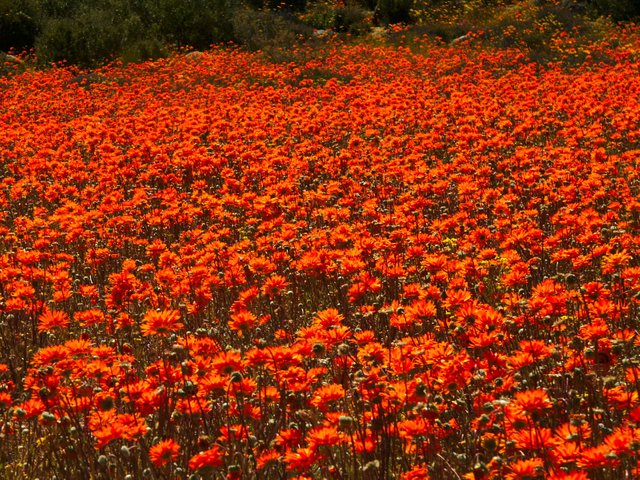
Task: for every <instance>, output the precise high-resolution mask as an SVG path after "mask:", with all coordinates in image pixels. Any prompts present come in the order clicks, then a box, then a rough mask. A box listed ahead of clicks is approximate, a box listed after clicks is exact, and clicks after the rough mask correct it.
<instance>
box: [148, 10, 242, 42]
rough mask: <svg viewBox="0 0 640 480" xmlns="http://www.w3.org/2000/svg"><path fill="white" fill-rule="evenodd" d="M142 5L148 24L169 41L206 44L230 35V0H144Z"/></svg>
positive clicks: (229, 37) (226, 39)
mask: <svg viewBox="0 0 640 480" xmlns="http://www.w3.org/2000/svg"><path fill="white" fill-rule="evenodd" d="M143 5H144V8H143V9H144V10H146V15H147V16H148V18H149V19H151V25H149V26H150V27H152V28H156V29H157V31H158V32H159V33H160V34H161V35H162V37H163V38H164V39H165V40H166V41H167V42H169V43H172V44H175V45H182V46H184V45H189V46H192V47H195V48H207V47H208V46H210V45H211V44H212V43H218V42H226V41H229V40H231V39H232V38H233V23H232V18H233V12H234V10H235V7H234V6H233V2H232V1H231V0H191V1H189V2H184V1H177V0H156V1H153V0H146V1H145V3H144V4H143Z"/></svg>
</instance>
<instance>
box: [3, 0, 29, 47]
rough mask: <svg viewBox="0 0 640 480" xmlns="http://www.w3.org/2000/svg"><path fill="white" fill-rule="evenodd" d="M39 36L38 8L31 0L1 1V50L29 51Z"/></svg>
mask: <svg viewBox="0 0 640 480" xmlns="http://www.w3.org/2000/svg"><path fill="white" fill-rule="evenodd" d="M37 34H38V23H37V19H36V8H35V6H34V4H33V3H32V2H31V0H0V50H4V51H7V50H10V49H11V48H14V49H17V50H25V49H29V48H31V47H33V44H34V42H35V39H36V35H37Z"/></svg>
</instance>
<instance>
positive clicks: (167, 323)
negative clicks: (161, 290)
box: [140, 310, 184, 336]
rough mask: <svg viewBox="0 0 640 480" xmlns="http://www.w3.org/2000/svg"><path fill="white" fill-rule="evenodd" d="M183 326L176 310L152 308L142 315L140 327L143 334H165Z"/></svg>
mask: <svg viewBox="0 0 640 480" xmlns="http://www.w3.org/2000/svg"><path fill="white" fill-rule="evenodd" d="M183 327H184V325H183V324H182V322H180V313H179V312H178V311H177V310H160V311H156V310H152V311H150V312H147V314H146V315H145V316H144V320H143V322H142V326H141V327H140V329H141V330H142V334H143V335H145V336H149V335H160V336H166V335H167V334H169V332H175V331H178V330H180V329H181V328H183Z"/></svg>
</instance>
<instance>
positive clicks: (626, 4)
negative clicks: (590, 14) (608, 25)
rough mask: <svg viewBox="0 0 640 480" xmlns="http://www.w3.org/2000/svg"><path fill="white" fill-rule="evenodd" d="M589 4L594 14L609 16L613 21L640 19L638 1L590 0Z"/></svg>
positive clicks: (639, 2) (639, 3) (639, 4)
mask: <svg viewBox="0 0 640 480" xmlns="http://www.w3.org/2000/svg"><path fill="white" fill-rule="evenodd" d="M589 3H590V6H591V8H592V9H593V10H595V12H596V13H598V14H600V15H606V16H610V17H611V18H613V19H614V20H633V19H637V18H640V1H638V0H591V2H589Z"/></svg>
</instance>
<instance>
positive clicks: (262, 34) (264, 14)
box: [232, 7, 313, 50]
mask: <svg viewBox="0 0 640 480" xmlns="http://www.w3.org/2000/svg"><path fill="white" fill-rule="evenodd" d="M232 22H233V36H234V38H235V40H236V41H237V42H238V43H239V44H241V45H244V46H245V47H247V48H249V49H250V50H265V49H274V48H289V47H291V46H292V45H294V44H295V43H296V42H297V41H298V39H299V38H300V37H304V36H308V35H310V34H311V33H312V32H313V29H312V28H311V27H309V26H307V25H305V24H303V23H301V22H299V21H297V20H296V19H295V17H291V16H289V15H286V14H284V13H280V12H274V11H271V10H254V9H251V8H248V7H243V8H239V9H237V10H236V11H235V14H234V16H233V20H232Z"/></svg>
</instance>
